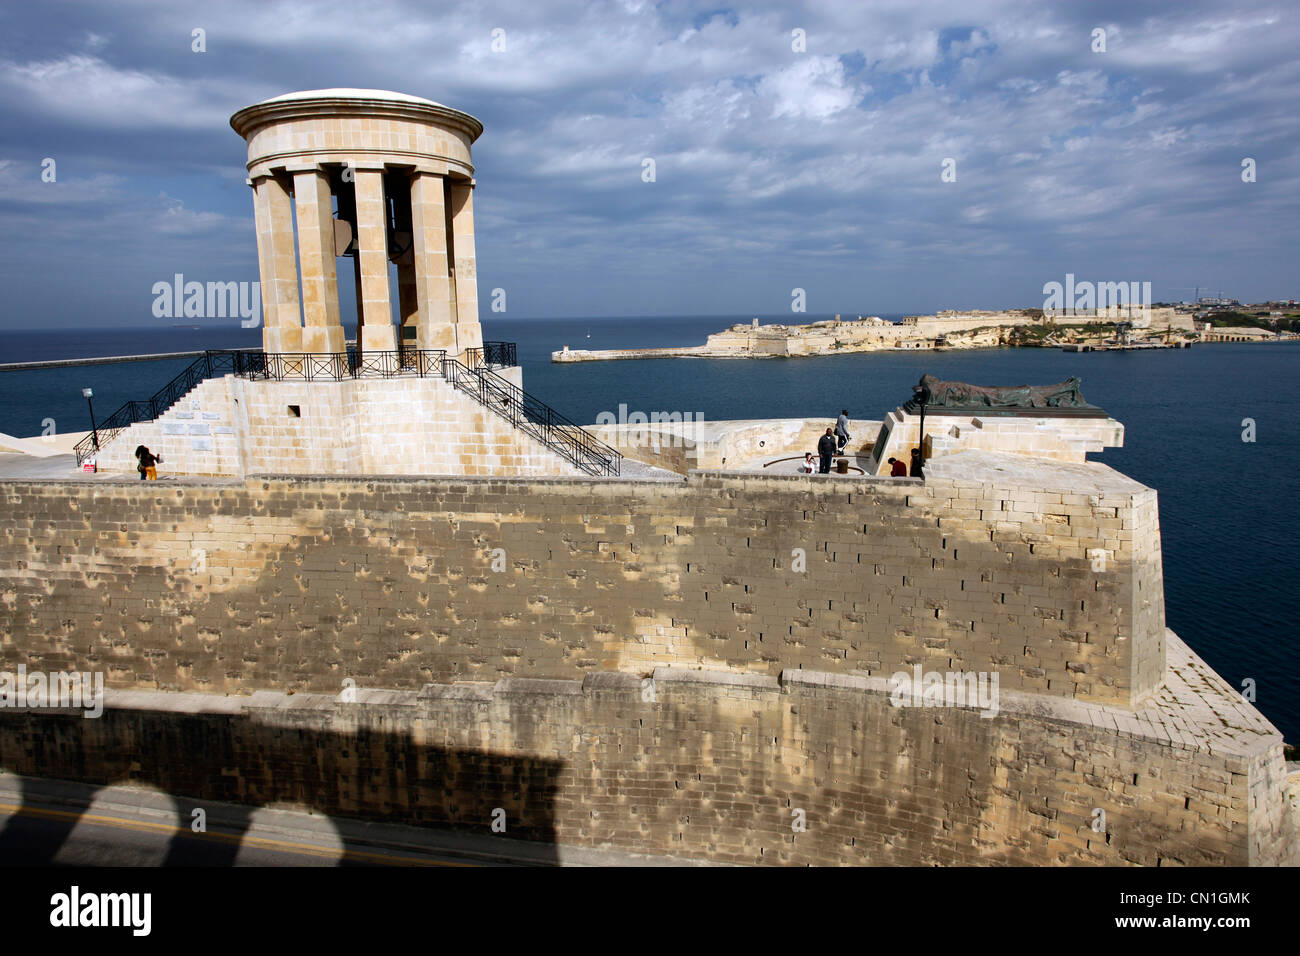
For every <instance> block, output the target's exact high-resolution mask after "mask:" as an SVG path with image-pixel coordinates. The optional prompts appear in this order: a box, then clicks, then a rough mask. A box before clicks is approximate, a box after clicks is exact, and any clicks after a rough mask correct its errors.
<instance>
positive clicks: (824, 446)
mask: <svg viewBox="0 0 1300 956" xmlns="http://www.w3.org/2000/svg"><path fill="white" fill-rule="evenodd" d="M817 454H818V455H820V456H821V459H822V460H821V469H820V473H821V474H823V475H829V474H830V473H831V459H832V458H834V457H835V430H834V429H832V428H828V429H826V434H825V435H823V436H822V437H821V440H820V441H818V442H817Z"/></svg>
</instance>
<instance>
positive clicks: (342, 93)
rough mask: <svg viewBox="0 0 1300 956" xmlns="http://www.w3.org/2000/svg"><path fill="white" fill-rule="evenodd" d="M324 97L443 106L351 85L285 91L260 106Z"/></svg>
mask: <svg viewBox="0 0 1300 956" xmlns="http://www.w3.org/2000/svg"><path fill="white" fill-rule="evenodd" d="M322 98H330V99H343V100H393V101H395V102H398V103H419V104H421V105H423V106H442V105H443V104H441V103H436V102H434V101H433V100H427V99H425V98H424V97H423V96H412V95H411V94H409V93H394V92H393V91H392V90H357V89H352V88H350V87H338V88H335V89H332V90H302V91H300V92H298V93H285V94H283V95H281V96H273V97H271V98H270V99H269V100H262V102H261V103H258V104H257V105H258V106H261V105H263V104H264V103H291V102H293V101H294V100H315V99H322Z"/></svg>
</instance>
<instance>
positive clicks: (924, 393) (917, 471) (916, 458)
mask: <svg viewBox="0 0 1300 956" xmlns="http://www.w3.org/2000/svg"><path fill="white" fill-rule="evenodd" d="M912 394H913V395H914V396H915V397H916V400H917V401H918V402H920V403H921V437H920V439H919V440H918V441H917V443H916V449H915V451H913V452H912V477H913V478H924V477H925V405H926V403H927V402H928V401H930V389H929V388H927V387H926V386H925V385H913V386H912Z"/></svg>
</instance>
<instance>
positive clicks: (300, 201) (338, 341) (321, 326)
mask: <svg viewBox="0 0 1300 956" xmlns="http://www.w3.org/2000/svg"><path fill="white" fill-rule="evenodd" d="M293 197H294V208H295V209H296V210H297V213H298V263H299V267H300V269H301V270H302V311H303V318H304V320H305V324H304V325H303V330H302V350H303V351H304V352H342V351H344V348H345V344H344V338H343V326H342V324H341V323H340V321H339V288H338V275H337V273H336V271H335V267H334V214H333V209H332V208H331V206H330V183H329V177H328V176H327V175H326V174H325V172H324V171H323V170H320V169H308V170H301V171H297V172H295V173H294V174H293Z"/></svg>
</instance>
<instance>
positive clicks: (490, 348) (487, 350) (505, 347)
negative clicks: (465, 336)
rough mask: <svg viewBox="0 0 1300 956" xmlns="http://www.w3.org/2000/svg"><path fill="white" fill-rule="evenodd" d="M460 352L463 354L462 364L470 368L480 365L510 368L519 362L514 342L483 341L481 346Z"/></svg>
mask: <svg viewBox="0 0 1300 956" xmlns="http://www.w3.org/2000/svg"><path fill="white" fill-rule="evenodd" d="M461 354H463V355H464V356H465V362H464V364H465V365H468V366H469V367H470V368H477V367H478V366H480V365H485V366H487V367H488V368H511V367H513V366H515V365H518V364H519V356H518V353H517V352H516V350H515V343H514V342H484V343H483V348H481V349H466V350H465V351H464V352H463V353H461Z"/></svg>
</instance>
